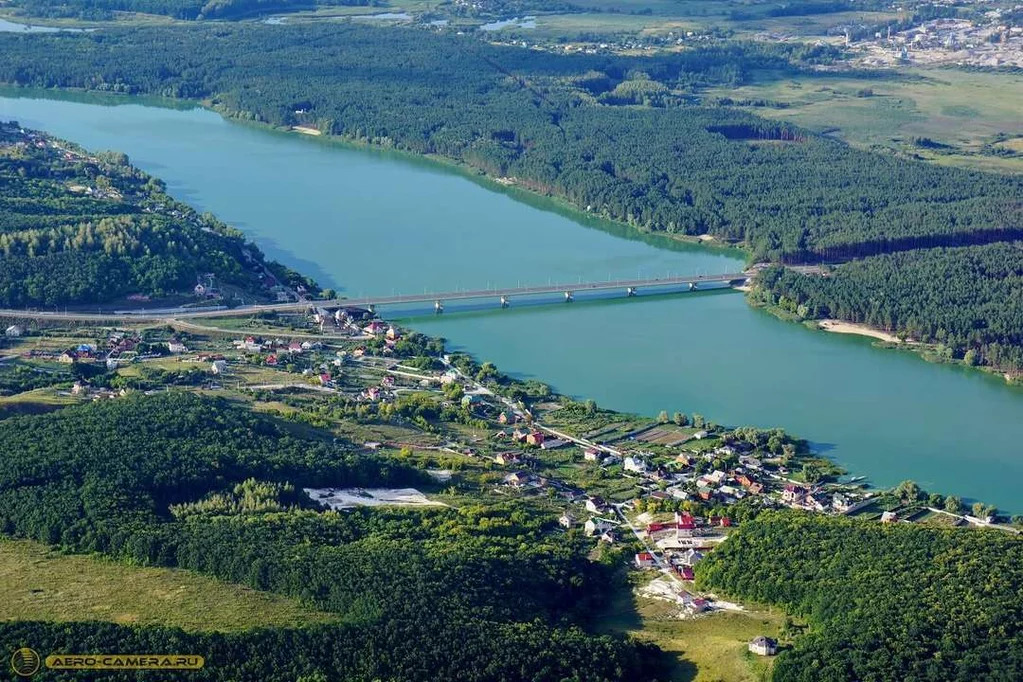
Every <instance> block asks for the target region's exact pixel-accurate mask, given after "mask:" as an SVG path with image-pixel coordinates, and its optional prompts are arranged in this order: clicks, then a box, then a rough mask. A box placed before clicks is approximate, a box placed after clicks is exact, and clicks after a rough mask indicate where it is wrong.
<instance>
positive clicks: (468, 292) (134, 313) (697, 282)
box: [0, 272, 752, 321]
mask: <svg viewBox="0 0 1023 682" xmlns="http://www.w3.org/2000/svg"><path fill="white" fill-rule="evenodd" d="M751 276H752V274H751V273H747V272H732V273H725V274H719V275H688V276H666V277H657V278H648V279H627V280H607V281H603V282H575V283H558V284H547V285H540V286H527V287H512V288H503V289H501V288H494V289H465V290H459V291H446V292H424V293H422V294H395V295H392V296H370V297H365V298H362V297H360V298H337V299H329V300H302V301H297V302H289V303H268V304H262V305H245V306H238V307H236V308H223V307H216V308H201V309H196V308H160V309H149V310H146V309H140V310H119V311H111V312H101V311H98V312H95V313H90V312H85V311H64V312H60V311H53V312H49V311H39V310H0V317H8V318H10V317H14V318H19V317H20V318H37V319H55V320H84V321H104V320H111V319H118V318H121V319H125V318H130V319H138V320H160V319H170V318H173V319H185V318H202V317H238V316H244V315H254V314H258V313H262V312H293V313H294V312H305V311H307V310H309V309H310V308H340V307H355V308H367V309H369V310H375V309H376V307H377V306H389V305H401V304H409V303H427V304H430V303H432V304H433V307H434V309H435V310H436V311H437V312H441V311H443V310H444V304H445V303H446V302H449V301H469V300H487V299H491V300H493V301H494V302H495V303H497V304H499V305H501V306H502V307H507V306H509V305H511V304H512V301H514V300H515V299H516V298H524V297H529V296H541V295H545V294H560V295H561V296H562V297H563V298H564V300H565V301H566V302H571V301H572V300H573V299H574V297H575V295H576V294H579V293H587V292H602V291H620V292H621V293H622V295H623V296H636V295H637V294H639V293H640V292H643V293H657V291H658V290H663V289H669V288H677V287H685V288H687V289H689V290H690V291H692V290H695V289H699V288H700V286H701V285H708V284H724V285H728V286H736V285H740V284H744V283H745V282H746V281H747V279H748V278H749V277H751Z"/></svg>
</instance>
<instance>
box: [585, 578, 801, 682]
mask: <svg viewBox="0 0 1023 682" xmlns="http://www.w3.org/2000/svg"><path fill="white" fill-rule="evenodd" d="M677 610H678V609H677V607H675V606H673V605H671V604H669V603H668V602H665V601H660V600H656V599H649V598H645V597H638V596H636V595H634V594H630V593H628V592H625V591H622V592H621V593H620V594H619V595H618V596H616V597H615V599H614V601H613V603H612V606H611V609H610V610H609V612H608V613H607V614H606V617H605V619H604V620H603V621H602V623H601V629H602V630H603V631H605V632H614V633H619V634H630V635H633V636H635V637H637V638H639V639H642V640H644V641H648V642H653V643H654V644H656V645H657V646H659V647H661V649H663V650H664V651H666V652H668V653H669V654H671V655H673V656H674V657H675V659H676V665H675V666H674V669H673V671H672V677H671V679H672V680H674V681H676V682H682V681H686V682H688V681H692V682H720V681H725V680H726V681H727V682H759V681H760V680H766V679H768V677H769V675H770V669H771V664H772V661H773V659H771V658H760V657H759V656H754V655H752V654H750V653H749V651H748V649H747V645H748V644H749V641H750V640H751V639H753V638H754V637H756V636H757V635H767V636H768V637H778V633H779V632H780V630H781V626H782V623H783V621H784V614H783V613H781V612H780V611H775V612H773V613H768V612H764V611H750V612H747V613H731V612H729V613H714V614H711V615H707V616H703V617H700V618H695V619H689V620H679V619H677V618H674V614H675V613H676V612H677Z"/></svg>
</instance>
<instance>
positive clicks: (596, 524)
mask: <svg viewBox="0 0 1023 682" xmlns="http://www.w3.org/2000/svg"><path fill="white" fill-rule="evenodd" d="M617 526H618V524H617V523H615V522H614V521H612V520H611V519H603V518H600V517H599V516H594V517H592V518H589V519H587V520H586V523H585V524H584V526H583V529H584V530H585V531H586V534H587V535H597V534H598V533H604V532H605V531H609V530H614V529H615V528H616V527H617Z"/></svg>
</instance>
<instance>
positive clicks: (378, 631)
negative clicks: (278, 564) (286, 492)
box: [0, 620, 665, 682]
mask: <svg viewBox="0 0 1023 682" xmlns="http://www.w3.org/2000/svg"><path fill="white" fill-rule="evenodd" d="M0 642H4V643H5V644H7V645H9V648H10V649H15V648H17V647H19V646H29V647H32V648H33V649H35V650H36V651H39V652H40V653H42V654H43V655H48V654H49V653H50V652H54V653H78V654H80V653H82V652H153V653H166V652H174V653H181V654H193V655H201V656H203V657H204V658H205V659H206V665H205V667H204V668H203V669H202V670H201V671H198V672H194V671H187V672H179V673H172V672H161V673H159V674H158V676H157V675H146V676H143V674H140V673H138V672H133V671H104V672H103V673H102V675H101V676H100V675H91V676H89V677H88V678H87V679H90V680H93V679H102V680H112V681H113V680H116V681H118V682H129V681H131V682H134V681H136V680H139V679H159V680H161V681H164V682H166V681H171V680H175V681H178V680H180V681H181V682H187V681H191V680H196V681H200V682H238V681H239V680H259V681H260V682H376V681H377V680H401V682H437V681H439V680H443V681H444V682H484V681H485V682H522V681H523V680H533V681H536V682H541V681H547V680H552V681H572V682H576V681H578V682H621V681H623V680H629V681H630V682H631V681H632V680H637V681H639V680H647V679H651V677H650V674H651V667H650V663H651V661H652V660H654V659H656V655H657V652H656V651H655V650H652V648H651V647H649V646H646V645H643V644H637V643H626V642H623V641H621V640H616V639H613V638H610V637H595V636H593V635H587V634H585V633H583V632H582V631H580V630H579V629H577V628H574V627H549V626H545V625H543V624H540V623H523V624H515V625H498V626H494V625H489V624H483V623H475V624H474V623H464V624H460V625H459V626H458V627H452V626H450V625H439V626H438V627H437V629H434V630H431V631H430V632H427V633H424V632H423V631H422V630H421V629H420V627H419V626H418V625H417V624H415V623H408V622H401V621H399V620H388V621H385V622H381V623H378V624H375V625H373V626H369V627H367V626H363V625H336V626H323V627H311V628H303V629H300V630H281V629H263V630H253V631H249V632H244V633H240V634H217V633H209V634H191V633H184V632H181V631H180V630H173V629H169V628H158V627H146V628H137V627H123V626H119V625H112V624H106V623H72V624H66V623H40V622H18V623H0ZM38 679H45V680H73V679H86V678H85V677H83V676H82V675H80V674H79V675H75V674H73V673H64V674H60V673H53V672H48V673H46V674H45V675H44V674H40V675H39V677H38ZM660 679H665V678H663V677H662V678H660Z"/></svg>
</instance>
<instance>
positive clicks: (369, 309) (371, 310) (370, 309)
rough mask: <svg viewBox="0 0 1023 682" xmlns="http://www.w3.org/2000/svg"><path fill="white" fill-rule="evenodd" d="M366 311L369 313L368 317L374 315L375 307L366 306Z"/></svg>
mask: <svg viewBox="0 0 1023 682" xmlns="http://www.w3.org/2000/svg"><path fill="white" fill-rule="evenodd" d="M366 310H368V311H369V313H370V315H376V314H377V307H376V306H375V305H373V304H372V303H370V304H369V305H368V306H366Z"/></svg>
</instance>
